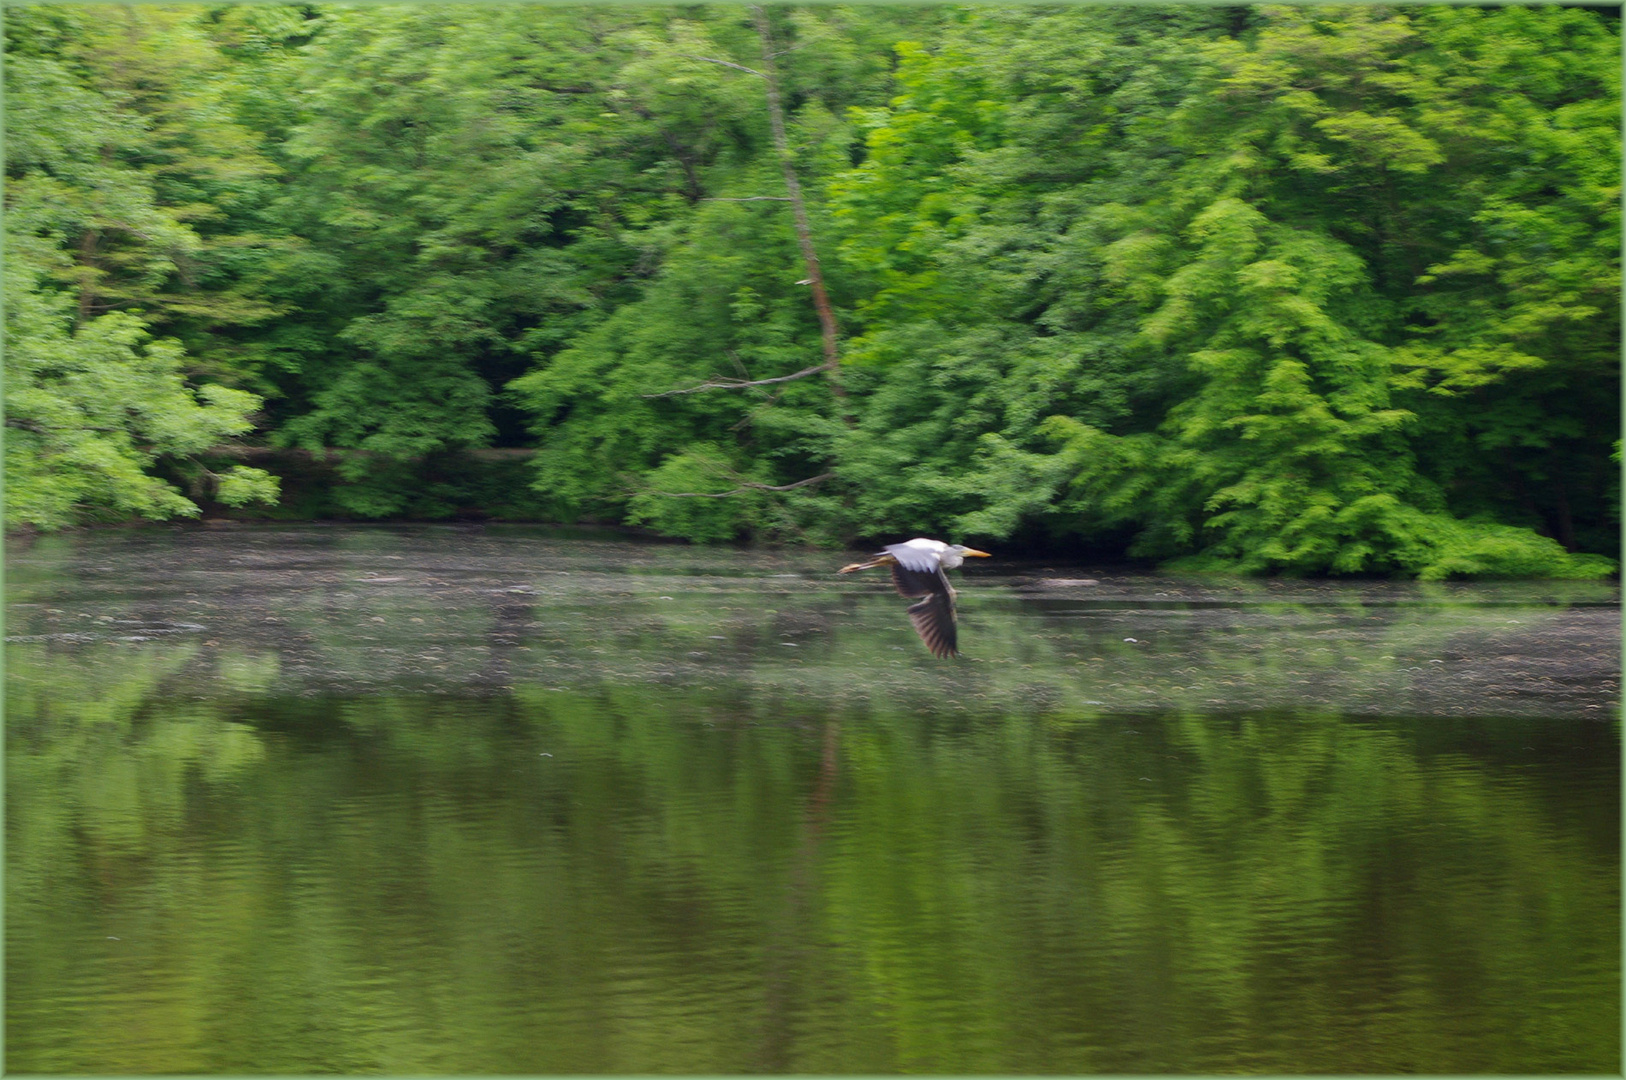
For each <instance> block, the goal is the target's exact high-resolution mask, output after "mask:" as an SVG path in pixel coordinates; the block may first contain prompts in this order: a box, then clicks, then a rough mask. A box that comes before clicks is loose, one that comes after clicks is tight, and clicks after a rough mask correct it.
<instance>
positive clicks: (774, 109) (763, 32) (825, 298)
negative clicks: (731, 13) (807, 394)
mask: <svg viewBox="0 0 1626 1080" xmlns="http://www.w3.org/2000/svg"><path fill="white" fill-rule="evenodd" d="M751 13H752V15H753V16H754V17H755V18H756V24H757V36H758V37H760V38H761V39H762V71H761V72H760V74H761V75H762V81H763V82H765V83H767V85H768V124H769V126H770V127H772V129H773V145H774V150H775V152H776V153H777V154H778V155H779V167H780V169H782V170H783V171H784V174H785V190H786V192H788V193H789V195H790V209H791V213H792V214H794V215H795V218H796V242H797V244H799V245H800V246H801V249H802V261H803V262H804V263H806V264H807V281H808V284H809V285H811V286H812V287H813V306H814V308H815V309H817V311H818V313H819V332H820V335H821V336H822V337H823V339H824V366H823V371H824V374H825V376H826V377H827V378H828V379H829V380H830V390H831V392H832V393H834V394H835V395H836V396H837V397H842V398H844V397H846V396H847V388H846V387H844V386H842V385H841V367H840V356H839V354H838V353H837V351H836V315H835V312H834V311H833V310H831V308H830V296H829V294H828V293H826V292H825V291H824V273H823V271H821V270H820V269H819V254H818V252H817V251H815V250H814V249H813V233H812V230H811V229H810V228H809V227H808V224H807V204H806V202H805V201H804V200H803V199H802V185H801V182H800V181H799V180H797V178H796V164H795V162H794V161H793V160H792V159H791V154H790V140H788V139H787V138H785V112H784V106H783V105H782V104H781V103H780V99H779V72H778V69H777V68H775V67H774V62H773V58H774V49H773V34H772V32H771V31H770V30H769V27H768V13H767V11H766V10H764V8H763V7H762V5H761V4H753V5H751Z"/></svg>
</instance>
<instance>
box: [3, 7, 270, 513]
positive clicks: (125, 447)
mask: <svg viewBox="0 0 1626 1080" xmlns="http://www.w3.org/2000/svg"><path fill="white" fill-rule="evenodd" d="M72 14H74V15H77V13H72ZM68 21H69V23H70V26H69V29H72V26H71V22H72V20H71V19H70V20H68ZM59 29H61V28H60V27H57V26H54V25H52V19H51V18H49V17H43V18H41V19H38V20H30V19H28V18H27V17H24V18H22V19H19V20H18V25H17V26H16V27H15V28H13V27H12V26H11V25H10V20H8V33H9V32H13V31H14V30H15V33H16V34H17V36H18V38H19V39H20V40H21V41H22V43H23V45H22V47H21V48H19V49H17V50H16V52H15V54H14V55H13V56H12V57H11V58H10V60H9V61H8V63H7V65H6V79H7V87H6V88H7V108H8V117H9V119H10V124H9V125H8V128H7V155H6V168H7V185H6V249H7V258H6V279H5V290H6V291H5V295H6V339H7V340H6V424H7V428H8V438H7V441H6V477H7V498H6V521H7V524H8V526H13V527H15V526H25V525H26V526H35V527H40V528H56V527H60V526H63V525H70V524H76V523H80V522H84V521H95V520H109V519H121V518H126V517H130V516H142V517H153V518H163V517H171V516H174V515H176V514H196V513H197V512H198V508H197V506H196V504H195V503H194V502H192V501H191V500H190V499H188V498H186V497H185V496H184V495H183V494H181V492H180V491H178V490H177V489H176V488H175V487H174V486H173V485H172V484H171V483H169V482H167V481H166V480H164V479H161V478H160V477H158V476H156V475H154V471H153V470H154V467H155V466H159V465H164V466H167V467H169V468H171V469H172V470H173V469H175V468H177V467H178V468H179V470H180V472H181V473H182V474H183V475H186V476H189V477H190V479H191V481H192V485H191V486H192V487H193V488H194V493H197V492H198V491H202V492H206V493H209V494H212V496H213V497H214V498H215V499H216V500H218V501H221V502H225V503H228V504H230V505H241V504H243V503H246V502H250V501H274V500H275V497H276V491H277V484H276V482H275V480H274V479H273V478H272V477H270V476H269V475H268V474H266V473H265V472H264V471H262V470H259V469H250V468H246V467H242V466H238V467H234V468H231V469H228V470H226V471H225V472H223V473H219V474H216V473H213V472H210V471H209V470H207V469H204V468H203V467H202V466H201V465H198V464H197V463H196V462H195V460H188V459H191V458H192V457H193V455H196V454H198V453H200V452H201V451H203V450H206V449H208V448H209V447H211V446H213V445H215V444H216V443H217V442H219V441H221V440H222V439H225V438H228V437H231V436H235V435H239V434H243V433H245V432H247V431H248V430H249V429H250V428H251V427H252V422H251V420H250V419H249V418H248V417H249V414H251V413H252V412H254V411H255V410H256V409H257V408H258V406H259V399H258V398H257V397H255V396H254V395H253V394H250V393H247V392H244V391H242V390H238V389H233V388H230V387H227V386H222V385H219V384H215V383H201V384H198V385H192V384H189V382H188V381H187V375H188V373H189V372H188V368H189V365H188V362H187V357H186V354H185V352H184V350H183V349H182V348H181V346H180V345H179V343H178V342H176V341H174V340H173V339H157V340H153V339H152V338H151V335H150V334H149V332H148V327H149V325H150V324H149V322H148V320H147V319H145V318H144V317H143V316H144V314H145V310H144V308H143V307H142V306H138V305H144V304H146V303H154V302H157V303H161V292H160V290H161V288H162V286H163V284H164V282H166V281H167V280H168V279H169V278H170V277H171V275H173V274H175V273H176V272H177V268H178V266H179V265H180V263H182V262H183V261H184V260H185V259H186V258H187V257H188V255H189V254H190V253H191V252H194V251H196V250H197V249H198V248H199V247H200V244H199V241H198V238H197V236H196V234H195V233H193V232H192V231H191V229H190V228H189V227H188V226H187V225H186V224H185V222H184V221H181V220H179V219H178V217H177V215H176V214H175V213H173V212H171V210H170V209H169V208H167V207H165V206H163V205H162V204H161V203H160V201H159V199H158V196H157V192H156V190H155V185H154V182H153V179H152V175H151V173H149V172H148V171H146V170H143V169H141V168H139V167H137V166H136V165H134V164H132V163H131V161H130V160H128V159H129V157H130V156H132V155H137V156H138V155H139V153H140V152H141V150H142V148H143V145H144V140H145V138H146V137H147V135H148V134H149V130H150V129H149V125H148V124H147V123H146V122H145V121H144V119H143V118H142V117H140V116H139V115H137V114H135V113H133V112H131V111H129V110H127V109H122V108H120V107H119V104H118V103H117V101H115V100H114V99H112V98H110V97H109V96H108V95H106V94H104V93H102V92H100V91H98V90H96V89H93V88H91V87H87V86H85V85H84V84H83V83H82V82H81V81H80V80H78V79H76V78H75V77H74V74H73V72H72V70H71V69H70V68H69V66H68V65H67V64H65V63H64V62H63V61H61V60H58V59H53V58H52V57H51V56H50V55H49V50H48V49H46V48H44V47H37V46H42V45H43V44H49V42H48V40H47V41H45V42H42V41H41V39H42V38H48V37H49V35H48V34H47V33H45V31H53V32H54V31H55V30H59ZM34 31H39V33H34ZM115 308H127V309H128V310H114V309H115Z"/></svg>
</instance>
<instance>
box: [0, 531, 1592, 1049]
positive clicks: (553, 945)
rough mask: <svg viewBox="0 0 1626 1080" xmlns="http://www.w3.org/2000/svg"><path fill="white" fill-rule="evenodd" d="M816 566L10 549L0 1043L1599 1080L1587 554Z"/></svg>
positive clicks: (413, 536) (772, 558)
mask: <svg viewBox="0 0 1626 1080" xmlns="http://www.w3.org/2000/svg"><path fill="white" fill-rule="evenodd" d="M843 561H845V560H844V558H843V554H842V553H839V552H837V553H831V552H822V553H821V552H790V553H772V552H741V551H734V550H728V549H695V548H688V547H681V546H669V545H654V544H633V543H625V542H618V541H607V540H604V539H595V538H592V537H591V536H589V535H585V534H584V535H579V536H571V535H568V534H565V533H562V532H560V531H557V530H555V531H552V532H548V531H543V530H535V529H522V528H485V529H478V528H455V527H443V528H429V527H424V528H411V529H405V528H403V529H389V528H339V527H333V528H314V527H289V528H246V527H245V528H225V529H217V530H206V529H152V530H144V531H137V532H123V531H110V532H98V533H93V534H88V535H78V536H72V537H55V538H46V539H43V540H40V541H37V542H35V543H33V544H31V545H27V544H23V543H13V544H12V545H11V546H10V550H9V552H8V558H7V574H8V606H7V623H6V633H7V635H8V644H7V652H6V665H7V671H6V675H7V683H6V725H7V742H6V748H7V757H6V811H7V819H6V828H7V832H6V843H7V851H6V858H7V861H6V877H5V888H6V920H7V925H6V934H7V936H6V948H7V953H6V988H5V989H6V1015H5V1018H6V1052H7V1061H6V1064H7V1067H8V1069H9V1070H10V1071H12V1072H81V1073H111V1072H159V1073H175V1072H233V1073H241V1072H281V1073H309V1072H388V1073H397V1074H399V1073H424V1072H456V1073H484V1072H519V1073H548V1072H578V1073H580V1072H645V1073H649V1072H705V1073H722V1072H803V1073H839V1072H898V1071H905V1072H934V1073H1024V1072H1026V1073H1036V1072H1064V1073H1092V1072H1118V1073H1121V1072H1273V1073H1304V1072H1345V1073H1353V1072H1387V1073H1392V1072H1429V1073H1474V1072H1524V1073H1554V1072H1602V1073H1618V1072H1619V1068H1620V1020H1619V1017H1620V1004H1621V1003H1620V990H1619V988H1620V974H1621V972H1620V958H1619V956H1620V924H1621V919H1620V880H1621V867H1620V857H1619V850H1620V824H1619V822H1620V813H1619V808H1620V785H1619V779H1620V729H1619V726H1618V723H1617V721H1616V719H1615V714H1616V706H1617V703H1618V680H1619V607H1618V600H1619V596H1618V592H1617V590H1615V589H1614V588H1613V587H1608V586H1601V585H1593V584H1575V583H1556V584H1518V585H1477V586H1437V587H1423V586H1417V585H1408V584H1391V583H1379V584H1326V583H1304V582H1297V583H1295V582H1229V581H1215V580H1194V579H1170V578H1155V577H1125V576H1122V575H1114V574H1107V573H1098V572H1092V571H1091V570H1089V569H1088V568H1084V567H1075V566H1065V565H1059V564H1058V565H1039V564H1013V563H1011V562H1009V561H1002V560H998V559H995V560H988V562H989V563H991V564H992V565H984V564H982V563H981V562H980V561H979V563H978V565H976V566H975V567H973V568H971V572H970V573H969V574H967V575H966V576H965V578H964V581H963V585H962V587H961V614H962V620H961V621H962V625H961V647H962V649H963V650H964V652H965V656H964V657H962V658H961V659H960V660H959V661H957V662H942V661H936V660H933V659H932V658H931V657H930V656H929V655H928V654H927V653H926V652H925V650H924V648H922V647H921V646H920V644H919V642H918V641H917V640H916V639H915V638H914V636H913V634H912V632H911V631H910V629H909V625H908V621H907V619H906V618H905V617H904V614H903V610H902V609H903V607H904V606H905V604H904V602H903V601H901V600H899V599H898V598H897V597H896V596H894V595H891V594H890V591H889V589H888V587H887V585H886V583H885V579H884V577H882V576H880V575H875V576H868V575H865V576H863V577H845V578H839V577H837V576H836V575H835V574H834V573H833V571H834V569H835V568H836V567H838V566H840V565H841V564H842V562H843Z"/></svg>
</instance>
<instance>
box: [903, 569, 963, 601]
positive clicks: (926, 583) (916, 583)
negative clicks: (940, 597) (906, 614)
mask: <svg viewBox="0 0 1626 1080" xmlns="http://www.w3.org/2000/svg"><path fill="white" fill-rule="evenodd" d="M892 584H894V585H896V586H897V587H898V592H899V594H901V595H903V596H907V597H909V599H911V600H916V599H919V598H920V597H922V596H930V595H931V594H932V593H934V592H941V591H942V590H944V589H946V588H948V587H949V583H948V579H947V578H945V577H944V576H943V571H942V570H940V569H938V568H937V567H935V566H934V567H932V568H931V569H930V570H911V569H909V567H907V566H904V565H903V564H902V563H893V564H892Z"/></svg>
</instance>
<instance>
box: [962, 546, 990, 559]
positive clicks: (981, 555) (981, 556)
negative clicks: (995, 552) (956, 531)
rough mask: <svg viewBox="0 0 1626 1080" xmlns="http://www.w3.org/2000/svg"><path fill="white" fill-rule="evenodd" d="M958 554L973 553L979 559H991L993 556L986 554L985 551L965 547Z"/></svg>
mask: <svg viewBox="0 0 1626 1080" xmlns="http://www.w3.org/2000/svg"><path fill="white" fill-rule="evenodd" d="M960 554H961V555H975V556H976V557H977V558H979V559H991V558H993V556H992V555H990V554H988V553H987V552H986V551H978V550H977V549H976V548H966V549H965V550H964V551H962V552H960Z"/></svg>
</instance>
